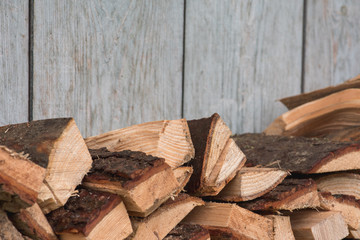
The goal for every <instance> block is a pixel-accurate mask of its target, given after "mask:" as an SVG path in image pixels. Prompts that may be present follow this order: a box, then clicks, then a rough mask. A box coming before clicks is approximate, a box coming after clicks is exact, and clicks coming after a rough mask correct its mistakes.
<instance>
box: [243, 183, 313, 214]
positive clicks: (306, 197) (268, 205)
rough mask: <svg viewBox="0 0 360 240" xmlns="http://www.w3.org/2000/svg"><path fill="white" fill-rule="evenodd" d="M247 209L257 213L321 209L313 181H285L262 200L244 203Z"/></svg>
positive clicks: (261, 198)
mask: <svg viewBox="0 0 360 240" xmlns="http://www.w3.org/2000/svg"><path fill="white" fill-rule="evenodd" d="M240 205H241V206H242V207H245V208H246V209H249V210H252V211H255V210H261V211H267V210H289V211H293V210H295V209H304V208H317V207H320V199H319V196H318V192H317V187H316V184H315V182H314V180H312V179H285V180H284V181H283V182H282V183H280V184H279V185H278V186H277V187H276V188H274V189H273V190H271V191H270V192H269V193H267V194H265V195H263V196H262V197H260V198H257V199H254V200H251V201H248V202H242V203H241V204H240Z"/></svg>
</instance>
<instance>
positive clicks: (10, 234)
mask: <svg viewBox="0 0 360 240" xmlns="http://www.w3.org/2000/svg"><path fill="white" fill-rule="evenodd" d="M0 239H4V240H6V239H11V240H24V237H23V236H22V235H21V233H20V232H19V231H18V230H17V229H16V228H15V227H14V225H13V224H12V223H11V221H10V220H9V218H8V217H7V215H6V212H4V211H2V210H1V209H0Z"/></svg>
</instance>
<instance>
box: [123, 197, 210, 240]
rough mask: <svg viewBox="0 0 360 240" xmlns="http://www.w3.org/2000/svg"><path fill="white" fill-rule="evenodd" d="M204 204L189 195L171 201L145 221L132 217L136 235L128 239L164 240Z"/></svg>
mask: <svg viewBox="0 0 360 240" xmlns="http://www.w3.org/2000/svg"><path fill="white" fill-rule="evenodd" d="M203 204H204V202H203V201H202V200H201V199H199V198H196V197H191V196H189V195H187V194H180V195H179V196H178V197H176V198H175V199H174V200H172V199H169V200H168V201H167V202H165V203H164V204H163V205H162V206H161V207H159V208H158V209H157V210H156V211H155V212H153V213H152V214H151V215H149V216H148V217H146V218H144V219H141V218H137V217H132V218H131V222H132V224H133V228H134V233H133V234H132V235H131V236H130V237H129V238H128V239H133V240H142V239H149V240H150V239H154V240H157V239H163V238H164V237H165V236H166V235H167V234H168V233H169V232H170V231H171V230H172V229H173V228H174V227H175V226H176V225H177V224H178V223H179V222H180V221H181V220H182V219H183V218H184V217H185V216H186V215H187V214H188V213H189V212H190V211H191V210H193V208H194V207H196V206H200V205H203Z"/></svg>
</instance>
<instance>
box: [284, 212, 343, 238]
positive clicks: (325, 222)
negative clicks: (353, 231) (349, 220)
mask: <svg viewBox="0 0 360 240" xmlns="http://www.w3.org/2000/svg"><path fill="white" fill-rule="evenodd" d="M290 222H291V227H292V230H293V232H294V236H295V239H315V240H323V239H326V240H338V239H343V238H344V237H346V236H347V235H348V234H349V230H348V228H347V225H346V223H345V221H344V219H343V217H342V216H341V214H340V213H339V212H332V211H326V212H319V211H316V210H302V211H298V212H293V213H292V214H291V215H290Z"/></svg>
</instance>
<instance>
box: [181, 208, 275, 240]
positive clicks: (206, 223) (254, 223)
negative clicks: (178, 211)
mask: <svg viewBox="0 0 360 240" xmlns="http://www.w3.org/2000/svg"><path fill="white" fill-rule="evenodd" d="M183 223H189V224H199V225H201V226H203V227H204V228H206V229H208V230H209V232H210V236H211V239H264V240H265V239H273V221H272V220H271V219H268V218H266V217H263V216H261V215H258V214H256V213H253V212H251V211H249V210H246V209H244V208H241V207H239V206H237V205H235V204H229V203H213V202H207V203H206V204H205V205H204V206H200V207H196V208H195V209H194V210H193V211H192V212H191V213H190V214H189V215H188V216H187V217H186V218H185V219H184V220H183Z"/></svg>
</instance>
